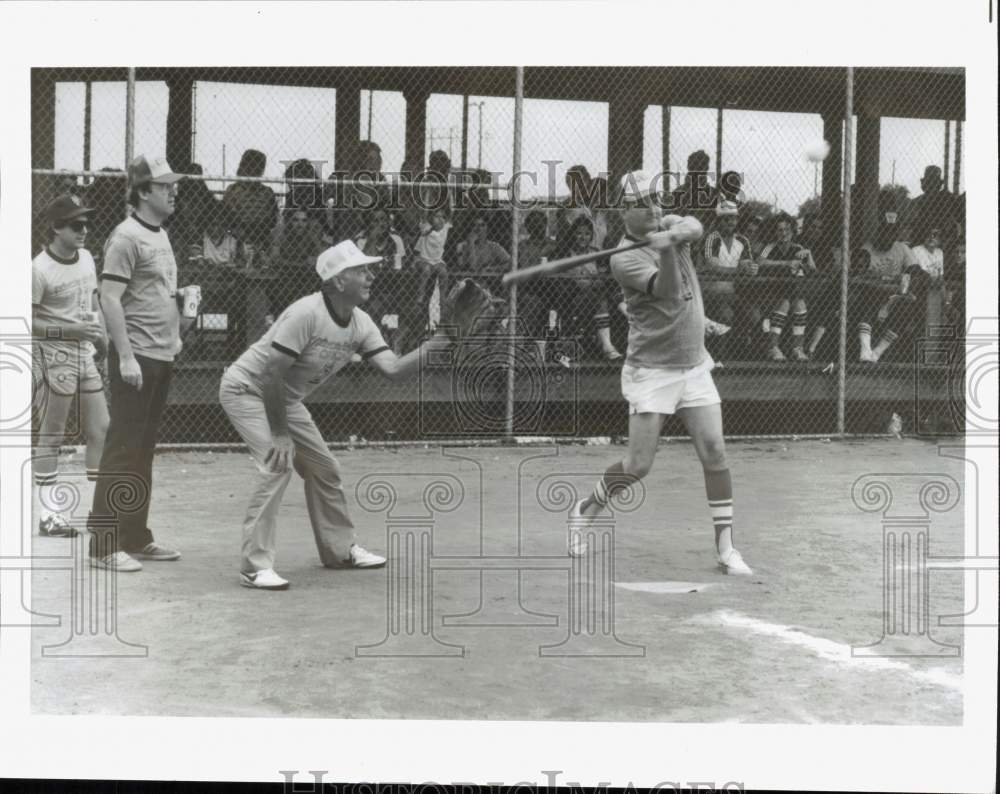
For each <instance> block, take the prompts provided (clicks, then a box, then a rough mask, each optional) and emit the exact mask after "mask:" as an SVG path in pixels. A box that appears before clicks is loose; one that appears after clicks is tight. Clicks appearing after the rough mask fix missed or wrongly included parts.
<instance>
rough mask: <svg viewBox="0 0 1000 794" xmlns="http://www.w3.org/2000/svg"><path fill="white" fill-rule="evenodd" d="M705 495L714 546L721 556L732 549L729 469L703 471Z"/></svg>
mask: <svg viewBox="0 0 1000 794" xmlns="http://www.w3.org/2000/svg"><path fill="white" fill-rule="evenodd" d="M705 493H706V495H707V496H708V509H709V511H711V513H712V524H713V525H714V526H715V545H716V547H717V548H718V550H719V554H720V555H723V554H726V553H727V552H728V551H729V550H730V549H732V548H733V479H732V476H731V475H730V473H729V469H722V470H721V471H709V470H708V469H705Z"/></svg>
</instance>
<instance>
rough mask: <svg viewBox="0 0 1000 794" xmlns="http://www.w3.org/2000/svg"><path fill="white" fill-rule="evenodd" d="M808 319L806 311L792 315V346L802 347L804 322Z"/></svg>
mask: <svg viewBox="0 0 1000 794" xmlns="http://www.w3.org/2000/svg"><path fill="white" fill-rule="evenodd" d="M808 319H809V313H808V312H807V311H804V310H803V311H801V312H795V313H794V314H793V315H792V346H793V347H802V344H803V342H804V341H805V336H806V322H807V321H808Z"/></svg>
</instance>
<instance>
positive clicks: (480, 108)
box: [476, 102, 486, 169]
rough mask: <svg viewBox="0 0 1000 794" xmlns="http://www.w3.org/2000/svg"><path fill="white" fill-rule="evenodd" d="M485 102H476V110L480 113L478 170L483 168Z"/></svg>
mask: <svg viewBox="0 0 1000 794" xmlns="http://www.w3.org/2000/svg"><path fill="white" fill-rule="evenodd" d="M485 104H486V103H485V102H476V109H477V110H478V111H479V154H478V156H477V157H476V168H480V169H481V168H482V167H483V105H485Z"/></svg>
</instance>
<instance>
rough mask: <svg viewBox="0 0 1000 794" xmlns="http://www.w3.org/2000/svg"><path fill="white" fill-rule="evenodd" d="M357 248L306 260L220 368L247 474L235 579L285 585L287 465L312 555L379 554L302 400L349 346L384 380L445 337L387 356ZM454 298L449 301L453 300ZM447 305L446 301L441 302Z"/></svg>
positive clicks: (366, 563)
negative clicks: (280, 306) (279, 553)
mask: <svg viewBox="0 0 1000 794" xmlns="http://www.w3.org/2000/svg"><path fill="white" fill-rule="evenodd" d="M380 261H381V259H380V258H379V257H375V256H366V255H365V254H363V253H362V252H361V251H360V250H359V249H358V247H357V246H356V245H355V244H354V243H353V242H352V241H350V240H345V241H344V242H342V243H338V244H337V245H335V246H333V247H332V248H328V249H326V250H325V251H324V252H323V253H321V254H320V255H319V257H318V258H317V261H316V272H317V273H318V274H319V277H320V278H321V279H322V281H323V284H322V287H321V288H320V291H319V292H316V293H313V294H312V295H307V296H306V297H304V298H301V299H299V300H298V301H296V302H295V303H293V304H292V305H291V306H289V307H288V308H287V309H285V311H284V312H282V314H281V316H280V317H279V318H278V320H277V321H276V322H275V323H274V325H272V326H271V328H270V329H269V330H268V331H267V333H266V334H264V336H262V337H261V338H260V340H259V341H257V342H256V343H255V344H254V345H252V346H251V347H250V348H249V349H248V350H247V351H246V352H245V353H243V355H242V356H240V358H239V359H238V360H237V361H236V362H235V363H234V364H233V365H232V366H230V367H229V368H228V369H227V370H226V372H225V374H224V375H223V377H222V383H221V386H220V388H219V399H220V401H221V403H222V407H223V409H224V410H225V412H226V415H227V416H228V417H229V420H230V421H231V422H232V424H233V427H235V428H236V430H237V432H238V433H239V434H240V436H241V437H242V438H243V440H244V441H245V442H246V443H247V445H248V446H249V447H250V452H251V454H252V455H253V459H254V462H255V463H256V465H257V478H256V481H255V483H254V487H253V492H252V493H251V495H250V503H249V505H248V506H247V512H246V518H245V519H244V521H243V559H242V564H241V573H240V583H241V584H242V585H243V586H245V587H253V588H259V589H264V590H285V589H287V588H288V581H287V580H285V579H283V578H282V577H280V576H279V575H278V574H277V573H276V572H275V570H274V561H275V538H276V534H277V526H276V522H277V516H278V506H279V504H280V502H281V497H282V494H283V493H284V491H285V488H286V487H287V485H288V482H289V480H290V478H291V467H294V468H295V471H297V472H298V473H299V475H300V476H301V477H302V479H303V480H305V494H306V506H307V508H308V511H309V520H310V522H311V524H312V530H313V536H314V537H315V540H316V548H317V549H318V550H319V556H320V560H321V561H322V562H323V565H324V566H326V567H327V568H377V567H379V566H381V565H384V564H385V558H384V557H381V556H379V555H377V554H373V553H372V552H370V551H366V550H365V549H363V548H362V547H361V546H359V545H358V544H357V542H356V538H355V532H354V525H353V524H352V523H351V519H350V516H349V515H348V512H347V502H346V500H345V498H344V491H343V488H342V487H341V475H340V464H339V463H338V462H337V460H336V459H335V458H334V457H333V455H331V454H330V450H329V449H328V448H327V446H326V443H325V442H324V441H323V437H322V435H320V432H319V430H318V428H317V427H316V424H315V423H314V422H313V419H312V416H310V414H309V411H308V410H307V409H306V407H305V405H303V400H305V398H306V397H308V396H309V394H310V392H312V391H313V390H314V389H316V388H317V387H318V386H319V385H320V384H321V383H323V382H324V381H325V380H326V379H327V378H329V377H330V376H331V375H334V374H335V373H336V372H337V371H338V370H340V369H341V368H342V367H343V366H344V365H345V364H347V363H348V362H349V361H350V360H351V357H352V356H353V355H354V354H355V353H360V355H361V357H362V358H363V359H365V360H367V361H370V362H371V363H372V364H373V365H374V366H375V367H376V369H378V370H379V371H380V372H381V373H382V374H383V375H385V376H386V377H388V378H390V379H392V380H401V379H403V378H406V377H407V376H409V375H410V374H412V373H413V372H415V371H416V369H417V367H418V366H419V365H420V363H421V361H422V360H423V359H424V358H425V357H426V354H427V353H428V351H430V350H431V349H433V348H436V347H441V346H447V345H448V344H449V342H448V340H447V338H446V337H444V336H442V335H437V336H435V337H434V338H432V339H430V340H428V341H427V342H425V343H424V344H422V345H421V346H420V347H418V348H417V349H416V350H413V351H411V352H410V353H407V354H406V355H405V356H403V357H402V358H397V357H396V355H395V353H393V352H392V351H391V350H390V349H389V347H388V346H387V345H386V343H385V341H384V340H383V338H382V334H381V332H380V331H379V329H378V326H377V325H375V322H374V321H373V320H372V319H371V317H369V316H368V314H367V313H366V312H364V311H362V310H361V309H360V308H358V306H359V305H360V304H362V303H364V302H365V301H366V300H368V297H369V295H370V292H371V285H372V281H373V279H374V275H373V274H372V271H371V269H370V268H369V265H374V264H376V263H377V262H380ZM456 308H457V307H456ZM448 312H450V313H453V312H452V307H449V308H448Z"/></svg>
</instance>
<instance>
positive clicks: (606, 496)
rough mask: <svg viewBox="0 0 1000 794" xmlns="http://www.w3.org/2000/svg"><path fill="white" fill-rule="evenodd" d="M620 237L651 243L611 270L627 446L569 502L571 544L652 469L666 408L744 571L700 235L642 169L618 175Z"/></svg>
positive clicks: (725, 545) (731, 555)
mask: <svg viewBox="0 0 1000 794" xmlns="http://www.w3.org/2000/svg"><path fill="white" fill-rule="evenodd" d="M622 189H623V200H624V202H625V207H624V220H625V230H626V239H625V240H623V241H622V246H625V245H628V244H629V243H634V242H638V241H641V240H643V239H645V240H647V241H648V246H647V247H643V248H633V249H632V250H629V251H620V252H618V253H616V254H613V255H612V257H611V272H612V274H613V275H614V277H615V279H616V280H617V281H618V283H619V284H620V285H621V287H622V291H623V292H624V295H625V301H626V304H627V308H628V319H629V334H628V353H627V355H626V358H625V366H624V367H623V368H622V395H623V396H624V397H625V399H626V400H627V401H628V404H629V441H628V453H627V454H626V456H625V459H624V460H621V461H618V462H617V463H614V464H613V465H611V466H610V467H608V469H607V471H605V473H604V476H603V477H602V478H601V479H600V480H599V481H598V483H597V486H596V487H595V488H594V492H593V493H592V494H591V495H590V496H589V497H588V498H586V499H583V500H581V501H580V502H578V503H577V504H576V505H575V506H574V508H573V516H572V517H573V518H576V519H578V520H577V521H571V522H570V524H571V530H570V536H569V553H570V554H571V555H573V556H581V555H583V554H586V552H587V544H586V541H585V540H584V538H583V537H582V533H581V530H582V529H583V528H585V526H586V523H587V522H586V519H587V518H588V517H593V516H595V515H597V514H598V513H599V512H600V511H601V510H603V509H604V508H605V507H607V504H608V501H609V500H610V499H611V498H612V497H613V496H614V495H615V493H616V492H618V491H620V490H623V489H625V488H628V487H629V486H630V485H631V484H632V483H633V482H635V481H637V480H639V479H642V478H643V477H645V476H646V475H647V474H649V471H650V469H651V468H652V466H653V459H654V458H655V457H656V450H657V446H658V444H659V440H660V432H661V431H662V429H663V421H664V419H665V418H666V416H667V415H669V414H673V413H676V414H677V415H678V416H679V417H680V418H681V420H682V421H683V422H684V425H685V427H686V428H687V431H688V434H689V435H690V436H691V440H692V441H693V442H694V448H695V451H696V452H697V453H698V457H699V458H700V459H701V464H702V467H703V469H704V472H705V489H706V491H707V492H708V505H709V509H710V510H711V513H712V521H713V523H714V525H715V543H716V551H717V558H718V563H719V566H720V567H721V568H722V569H723V570H724V571H725V572H726V573H727V574H742V575H750V574H752V571H751V570H750V568H749V567H748V566H747V564H746V563H745V562H743V558H742V557H741V556H740V553H739V551H737V550H736V549H735V548H734V546H733V486H732V480H731V478H730V474H729V466H728V464H727V462H726V451H725V442H724V441H723V436H722V410H721V407H720V400H719V393H718V391H717V390H716V388H715V383H714V382H713V380H712V375H711V371H712V367H713V366H714V365H715V362H713V361H712V358H711V356H710V355H709V354H708V351H706V350H705V342H704V339H705V312H704V308H703V306H702V298H701V290H700V288H699V286H698V277H697V275H696V274H695V270H694V265H693V263H692V261H691V244H692V243H695V242H697V241H698V240H699V239H700V238H701V235H702V227H701V224H700V223H699V222H698V221H697V220H695V219H694V218H690V217H688V218H680V217H678V216H676V215H668V216H666V217H661V211H660V207H659V204H658V200H657V182H656V180H655V178H652V179H651V178H650V177H649V176H648V175H646V174H645V173H643V172H641V171H635V172H633V173H631V174H626V175H625V177H624V178H623V179H622Z"/></svg>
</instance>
